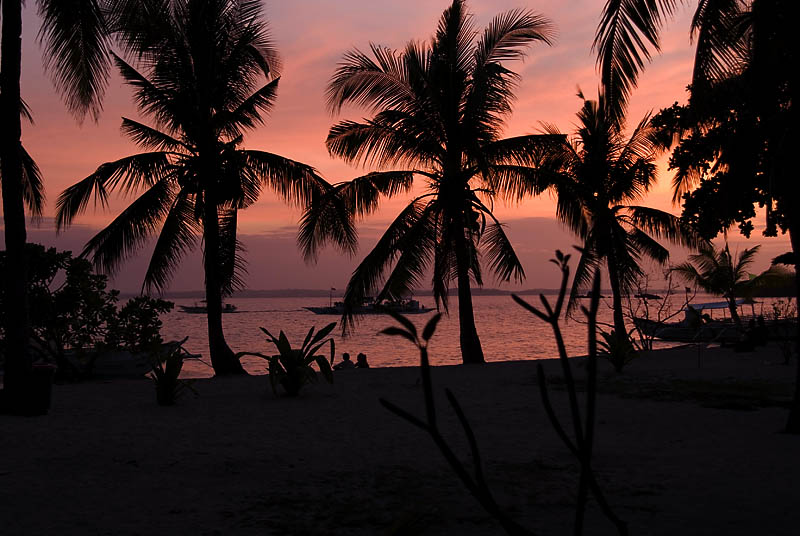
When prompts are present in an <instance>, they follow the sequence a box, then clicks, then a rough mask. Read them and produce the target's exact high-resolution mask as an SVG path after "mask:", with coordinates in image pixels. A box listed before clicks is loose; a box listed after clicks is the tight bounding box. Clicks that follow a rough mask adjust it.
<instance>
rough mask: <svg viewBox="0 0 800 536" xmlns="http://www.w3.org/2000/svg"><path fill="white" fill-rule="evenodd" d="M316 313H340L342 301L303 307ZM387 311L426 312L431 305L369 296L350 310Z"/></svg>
mask: <svg viewBox="0 0 800 536" xmlns="http://www.w3.org/2000/svg"><path fill="white" fill-rule="evenodd" d="M303 309H306V310H308V311H311V312H312V313H314V314H317V315H342V314H344V312H345V306H344V302H340V301H337V302H334V303H332V304H330V305H328V306H321V307H303ZM387 311H392V312H394V313H401V314H404V315H414V314H420V313H427V312H429V311H433V308H432V307H425V306H424V305H422V304H420V303H419V301H418V300H414V299H410V298H409V299H406V300H381V301H376V300H372V299H371V298H370V299H368V300H366V301H365V302H364V303H362V304H361V305H359V306H357V307H354V308H353V310H352V312H353V314H357V315H381V314H386V312H387Z"/></svg>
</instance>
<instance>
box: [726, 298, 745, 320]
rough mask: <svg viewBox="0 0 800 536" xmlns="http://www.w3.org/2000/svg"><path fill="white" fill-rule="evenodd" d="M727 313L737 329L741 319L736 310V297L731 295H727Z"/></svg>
mask: <svg viewBox="0 0 800 536" xmlns="http://www.w3.org/2000/svg"><path fill="white" fill-rule="evenodd" d="M728 311H730V313H731V320H733V323H734V324H736V326H737V327H741V326H742V319H741V318H739V311H738V310H737V309H736V296H735V295H734V294H733V293H731V294H729V295H728Z"/></svg>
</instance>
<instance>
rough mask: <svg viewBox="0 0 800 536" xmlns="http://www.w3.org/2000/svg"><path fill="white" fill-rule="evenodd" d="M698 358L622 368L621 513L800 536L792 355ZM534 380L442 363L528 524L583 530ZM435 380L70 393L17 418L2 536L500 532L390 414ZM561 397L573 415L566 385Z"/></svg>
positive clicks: (398, 371) (105, 387) (611, 415)
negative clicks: (789, 421) (790, 417)
mask: <svg viewBox="0 0 800 536" xmlns="http://www.w3.org/2000/svg"><path fill="white" fill-rule="evenodd" d="M433 353H434V358H435V348H434V350H433ZM697 356H698V354H697V352H696V351H695V350H694V349H676V350H669V351H662V352H656V353H653V354H651V355H649V356H646V357H643V358H641V359H640V361H638V362H637V363H634V364H633V365H631V367H630V369H629V372H627V373H626V374H624V375H623V376H617V375H613V374H611V373H610V371H608V370H606V368H605V367H604V369H603V370H604V374H603V376H602V378H601V387H600V389H601V393H602V394H601V396H600V397H599V402H598V403H599V418H598V423H599V424H598V437H597V442H596V449H595V450H596V455H595V467H596V469H597V472H598V474H599V477H600V480H601V482H602V483H603V486H604V488H605V489H606V490H607V493H608V497H609V499H610V501H611V503H612V504H613V505H614V506H615V507H616V509H617V511H618V513H619V514H620V515H621V516H622V517H623V518H625V519H626V520H628V521H629V522H630V526H631V533H632V534H637V535H641V534H657V535H675V534H760V535H783V534H785V535H790V534H797V533H798V531H800V510H798V509H797V508H796V497H797V495H796V491H792V489H793V485H794V489H796V485H797V483H798V482H800V462H799V461H798V453H800V437H796V436H788V435H785V434H782V433H780V430H781V428H782V426H783V424H784V421H785V419H786V409H785V405H786V404H787V403H788V400H789V398H790V394H791V386H792V377H793V373H794V371H793V367H785V366H782V365H780V364H777V362H779V361H781V360H782V358H781V357H780V356H779V354H778V353H777V350H775V349H767V350H762V351H761V352H759V353H756V354H734V353H732V352H730V351H729V350H723V349H716V350H706V351H705V352H704V354H703V355H702V362H701V365H702V366H701V368H698V363H697ZM773 362H774V364H773ZM576 363H577V361H576ZM546 367H547V370H548V374H551V375H553V376H556V375H557V373H558V363H556V362H548V363H547V365H546ZM535 374H536V372H535V362H514V363H498V364H491V365H488V366H485V367H440V368H436V369H434V382H435V384H436V387H437V391H438V392H439V394H442V389H443V387H445V386H447V387H450V388H451V389H452V390H453V391H454V392H455V394H456V395H457V396H458V398H459V399H460V400H461V402H462V404H463V406H464V409H465V411H466V412H467V414H468V416H469V417H470V418H471V421H472V423H473V425H474V428H475V431H476V434H477V438H478V441H479V443H480V445H481V446H482V452H483V456H484V458H485V462H486V464H487V473H488V476H489V479H490V481H491V484H492V487H493V489H494V490H495V492H496V495H497V497H498V500H499V502H500V503H501V504H503V505H505V506H506V507H507V509H508V511H509V512H511V514H512V517H514V518H515V519H517V520H518V521H520V522H521V523H522V524H524V525H525V526H527V527H529V528H531V529H533V530H535V531H536V532H537V533H539V534H566V533H569V532H570V531H571V521H572V515H573V504H574V496H575V487H576V486H575V483H576V474H577V468H576V464H575V462H574V460H573V459H572V458H571V456H570V455H569V454H568V452H567V451H566V449H565V448H564V447H563V445H562V444H561V443H560V441H559V440H558V438H557V437H556V435H555V433H554V432H553V430H552V429H551V427H550V425H549V423H548V422H547V419H546V416H545V414H544V411H543V409H542V405H541V402H540V399H539V392H538V388H537V387H536V378H535ZM417 378H418V372H417V370H416V369H413V368H393V369H372V370H352V371H343V372H339V373H337V375H336V384H335V385H333V386H329V385H327V384H319V385H316V386H312V387H311V388H309V389H308V390H307V391H305V392H304V393H303V394H302V395H301V396H300V398H298V399H294V400H292V399H283V398H275V397H274V396H273V395H272V394H271V392H268V390H267V380H266V378H265V377H248V378H233V379H222V380H214V379H212V380H203V381H199V382H197V383H196V384H195V386H196V387H197V389H198V391H199V392H200V396H199V397H198V398H194V397H193V396H191V395H187V396H186V397H185V398H183V399H182V400H181V401H180V403H179V405H178V406H176V407H173V408H160V407H158V406H156V404H155V396H154V392H153V387H152V386H151V385H150V384H149V383H148V382H146V381H124V382H110V383H88V384H80V385H62V386H56V387H55V393H54V397H55V401H54V408H53V410H52V411H51V413H50V415H48V416H46V417H41V418H36V419H24V418H9V417H3V418H2V420H0V428H2V435H0V520H2V521H1V522H0V523H1V524H2V527H3V530H2V533H3V534H62V535H72V534H76V535H77V534H114V535H132V534H260V535H263V534H352V535H362V534H363V535H371V534H474V535H483V534H499V533H500V531H499V529H498V526H497V525H496V524H495V522H494V521H492V520H491V519H489V518H488V517H487V516H486V515H485V514H484V513H483V511H482V510H481V509H480V507H478V505H477V503H476V501H474V499H472V497H471V496H470V495H469V494H468V493H467V492H466V490H464V489H463V488H462V486H461V484H460V483H459V482H458V481H457V480H456V478H455V476H454V475H453V474H452V473H451V472H450V471H449V469H448V468H447V466H446V464H445V462H444V460H443V458H442V457H441V456H440V454H439V452H438V450H436V448H435V446H434V445H433V443H432V441H431V440H430V439H429V438H428V436H426V435H424V434H423V433H422V432H420V431H418V430H417V429H415V428H413V427H411V426H410V425H409V424H407V423H406V422H404V421H401V420H400V419H398V418H396V417H395V416H393V415H392V414H390V413H388V412H387V411H386V410H384V409H383V408H382V407H381V406H380V405H379V404H378V402H377V398H378V396H384V397H386V398H388V399H389V400H391V401H393V402H395V403H398V404H399V405H401V406H402V407H405V408H409V409H413V410H414V411H415V412H417V413H421V411H422V406H421V400H422V393H421V388H420V386H419V385H418V383H417ZM551 388H552V389H554V390H555V391H554V403H555V404H556V405H557V406H558V407H559V408H560V409H561V410H565V409H566V399H565V397H564V391H563V390H562V389H561V388H560V384H559V380H558V378H554V381H553V382H552V385H551ZM443 403H444V400H443V397H442V400H440V415H443V414H444V415H445V418H444V423H445V426H444V428H445V430H446V431H447V434H448V437H450V438H452V440H453V442H454V443H455V442H457V444H458V446H459V448H460V453H461V454H462V455H463V456H464V457H466V455H467V450H466V445H465V442H464V441H463V436H462V435H461V433H460V431H459V430H458V429H457V428H456V422H455V421H454V418H453V417H452V413H451V412H450V411H446V410H447V408H445V407H444V405H443ZM561 413H562V415H564V416H566V413H565V411H562V412H561ZM588 519H589V525H588V529H587V531H586V533H587V534H613V530H612V527H611V525H610V524H609V523H608V522H607V521H605V520H604V519H603V518H602V517H601V516H600V514H599V513H598V511H597V509H596V508H595V507H594V505H593V504H592V505H591V506H590V512H589V516H588Z"/></svg>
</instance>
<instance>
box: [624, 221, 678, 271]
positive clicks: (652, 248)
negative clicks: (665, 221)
mask: <svg viewBox="0 0 800 536" xmlns="http://www.w3.org/2000/svg"><path fill="white" fill-rule="evenodd" d="M629 235H630V238H631V242H632V243H633V245H634V247H635V248H636V249H637V250H639V251H640V252H641V253H642V254H643V255H644V256H646V257H649V258H651V259H653V260H654V261H656V262H657V263H659V264H666V262H667V261H669V250H667V248H665V247H664V246H662V245H661V244H659V243H658V242H656V241H655V240H654V239H653V238H652V237H651V236H650V235H648V234H647V233H645V232H644V231H642V230H641V229H631V230H630V232H629Z"/></svg>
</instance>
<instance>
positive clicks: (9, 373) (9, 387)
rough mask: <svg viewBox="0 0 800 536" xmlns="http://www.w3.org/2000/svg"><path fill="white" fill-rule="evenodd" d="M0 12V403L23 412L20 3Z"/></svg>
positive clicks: (26, 358) (25, 328) (9, 1)
mask: <svg viewBox="0 0 800 536" xmlns="http://www.w3.org/2000/svg"><path fill="white" fill-rule="evenodd" d="M2 10H3V16H2V43H0V46H1V47H2V52H0V56H2V59H1V60H0V72H2V77H0V79H1V81H0V84H2V85H1V86H0V124H1V125H2V128H0V166H2V168H1V169H2V183H3V218H4V223H5V242H6V250H7V257H6V259H7V261H6V262H7V263H8V265H7V270H8V277H7V278H6V280H5V281H4V284H5V292H6V297H5V303H6V304H7V306H6V308H7V310H6V311H5V312H6V314H5V315H4V322H5V337H6V355H5V376H4V398H5V403H4V404H5V406H6V410H7V411H10V412H14V413H18V412H23V413H24V412H25V407H24V405H25V398H26V396H25V395H26V385H27V383H28V379H29V378H30V376H31V358H30V355H29V354H28V332H29V323H28V293H27V288H28V287H27V277H26V276H27V270H26V252H25V242H26V240H27V236H26V231H25V206H24V202H23V195H22V191H23V190H22V160H21V158H20V138H21V135H22V125H21V122H20V115H19V110H20V102H21V101H20V66H21V62H22V4H21V1H20V0H3V2H2ZM12 307H13V311H12Z"/></svg>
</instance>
